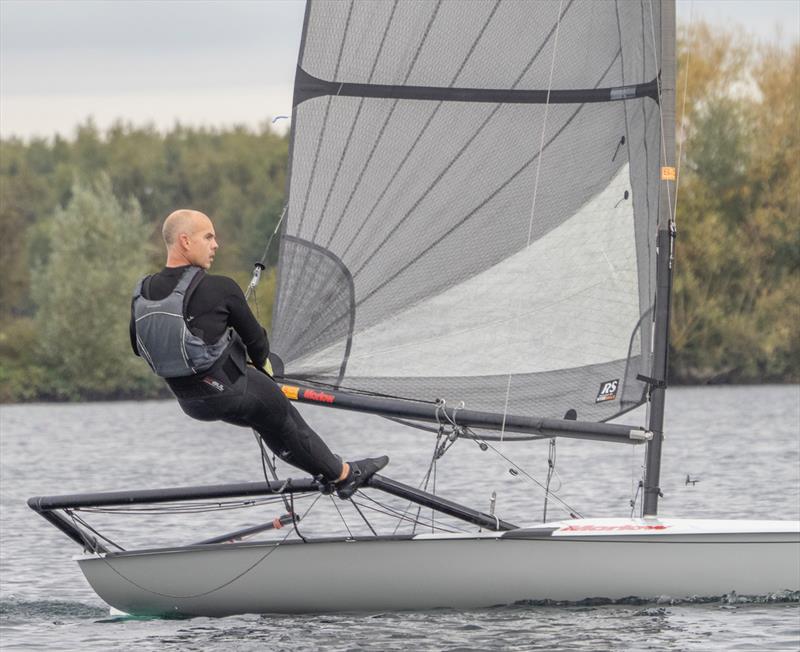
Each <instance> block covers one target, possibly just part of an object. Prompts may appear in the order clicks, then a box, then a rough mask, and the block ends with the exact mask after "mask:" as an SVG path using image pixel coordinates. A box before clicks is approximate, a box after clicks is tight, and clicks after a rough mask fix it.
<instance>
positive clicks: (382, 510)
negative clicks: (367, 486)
mask: <svg viewBox="0 0 800 652" xmlns="http://www.w3.org/2000/svg"><path fill="white" fill-rule="evenodd" d="M363 496H364V498H366V499H368V500H369V501H371V502H372V503H374V504H375V505H378V507H375V506H374V505H367V504H365V503H361V506H362V507H364V508H366V509H371V510H372V511H374V512H378V513H379V514H383V515H384V516H391V517H393V518H396V519H398V520H399V521H407V522H409V523H415V521H414V519H412V518H411V517H410V516H406V512H400V510H399V509H395V508H394V507H391V506H389V505H386V504H385V503H381V502H379V501H377V500H375V499H374V498H372V497H371V496H367V495H366V494H364V495H363ZM418 524H419V525H427V522H426V521H424V520H420V521H419V522H418ZM397 527H399V524H398V526H397ZM397 527H395V529H394V532H393V534H397ZM436 529H437V530H439V531H440V532H450V533H456V532H467V530H465V529H464V528H460V527H457V526H455V525H451V526H450V527H449V528H446V527H444V526H442V525H437V526H436Z"/></svg>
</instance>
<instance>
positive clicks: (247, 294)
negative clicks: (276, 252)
mask: <svg viewBox="0 0 800 652" xmlns="http://www.w3.org/2000/svg"><path fill="white" fill-rule="evenodd" d="M288 208H289V202H286V203H285V204H284V205H283V210H282V211H281V214H280V217H279V218H278V223H277V224H276V225H275V228H274V229H273V230H272V234H271V235H270V236H269V238H268V239H267V244H266V246H265V247H264V251H263V253H262V254H261V258H259V259H258V264H260V265H262V266H264V263H265V262H266V260H267V255H268V254H269V248H270V245H271V244H272V241H273V239H274V238H275V236H276V235H277V233H278V231H279V230H280V228H281V224H282V223H283V218H284V217H285V216H286V211H287V210H288ZM256 282H257V281H256ZM255 289H256V286H255V283H253V281H250V284H249V285H248V286H247V290H246V291H245V295H244V298H245V301H247V300H249V299H250V293H251V292H253V293H255Z"/></svg>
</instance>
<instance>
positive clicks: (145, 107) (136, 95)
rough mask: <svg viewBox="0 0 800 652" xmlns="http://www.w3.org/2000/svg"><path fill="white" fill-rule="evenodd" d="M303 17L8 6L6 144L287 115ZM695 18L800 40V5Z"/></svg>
mask: <svg viewBox="0 0 800 652" xmlns="http://www.w3.org/2000/svg"><path fill="white" fill-rule="evenodd" d="M376 1H379V0H376ZM598 1H602V0H598ZM303 11H304V3H303V2H302V0H299V1H295V0H247V1H231V0H228V1H225V2H216V1H213V0H208V1H204V2H195V1H192V0H184V1H177V0H173V1H166V0H136V1H133V2H130V1H127V0H116V1H105V2H101V1H99V0H95V1H87V0H0V135H2V136H3V137H8V136H12V135H14V136H22V137H26V138H28V137H31V136H34V135H39V136H51V135H52V134H53V133H56V132H58V133H61V134H62V135H67V136H69V135H71V134H72V133H73V130H74V127H75V125H76V124H77V123H79V122H81V121H83V120H85V119H86V117H87V116H90V115H91V116H93V117H94V119H95V121H96V123H97V124H98V125H99V126H100V127H101V128H105V127H107V126H108V125H109V124H111V122H113V120H114V119H116V118H122V119H124V120H127V121H132V122H134V123H136V124H143V123H146V122H152V123H154V124H156V126H158V127H159V128H168V127H170V126H171V125H172V124H174V122H175V121H178V120H179V121H180V122H181V123H183V124H189V125H200V124H205V125H213V126H227V125H231V124H234V123H243V124H247V125H249V126H253V127H255V126H257V125H259V124H260V123H263V122H264V121H267V120H270V119H271V118H272V117H274V116H279V115H286V114H289V113H291V86H292V79H293V75H294V68H295V64H296V61H297V49H298V47H299V43H300V29H301V26H302V20H303ZM690 12H691V13H692V15H693V19H694V20H697V19H699V18H704V19H705V20H707V21H708V22H710V23H712V24H714V25H718V26H720V27H730V26H735V25H739V26H741V27H742V28H744V29H745V30H746V31H749V32H751V33H752V34H753V35H754V36H755V37H756V38H759V39H762V40H775V39H777V38H780V40H781V41H782V42H784V43H788V42H790V41H796V40H797V39H798V33H799V32H800V0H757V1H755V0H679V1H678V20H679V21H683V22H688V20H689V16H690ZM285 123H286V121H285V120H284V121H279V123H278V124H285Z"/></svg>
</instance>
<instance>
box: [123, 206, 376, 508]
mask: <svg viewBox="0 0 800 652" xmlns="http://www.w3.org/2000/svg"><path fill="white" fill-rule="evenodd" d="M162 235H163V237H164V243H165V244H166V247H167V263H166V266H165V267H164V269H162V270H161V271H160V272H158V273H157V274H152V275H150V276H146V277H144V278H143V279H142V280H141V281H139V283H138V285H137V287H136V290H135V291H134V294H133V298H132V300H131V323H130V335H131V347H132V348H133V352H134V353H135V354H136V355H138V356H141V357H142V358H144V360H145V361H146V362H147V363H148V364H149V365H150V368H151V369H152V370H153V371H154V372H155V373H156V374H158V375H159V376H161V377H162V378H164V379H165V380H166V382H167V385H169V388H170V390H171V391H172V393H173V394H174V395H175V397H176V398H177V399H178V404H179V405H180V406H181V409H182V410H183V411H184V412H185V413H186V414H188V415H189V416H190V417H193V418H195V419H199V420H201V421H224V422H226V423H231V424H234V425H237V426H245V427H250V428H253V429H254V430H255V431H256V432H258V434H259V435H260V436H261V438H262V439H263V440H264V442H265V443H266V445H267V446H268V447H269V448H270V449H271V450H272V451H273V452H274V453H275V454H276V455H278V456H279V457H280V458H281V459H283V460H284V461H286V462H288V463H289V464H292V465H294V466H296V467H298V468H300V469H302V470H303V471H306V472H308V473H310V474H312V475H313V476H316V477H318V479H319V480H320V481H321V483H322V485H323V486H324V487H327V488H329V489H330V490H334V489H335V490H336V492H337V494H338V496H339V497H340V498H342V499H346V498H350V497H351V496H352V495H353V494H354V493H355V492H356V490H357V489H358V488H359V487H360V486H362V485H363V484H364V483H365V482H366V481H367V480H368V479H369V478H370V477H371V476H372V475H373V474H374V473H376V472H377V471H379V470H380V469H381V468H383V467H384V466H386V464H387V463H388V462H389V458H388V457H386V456H383V457H378V458H371V459H364V460H358V461H354V462H343V461H342V459H341V458H340V457H338V456H336V455H334V454H333V453H332V452H331V451H330V449H329V448H328V446H327V445H326V444H325V442H323V441H322V439H321V438H320V437H319V435H317V433H315V432H314V431H313V430H312V429H311V428H310V427H309V425H308V424H307V423H306V422H305V421H304V420H303V418H302V417H301V416H300V413H299V412H298V411H297V409H296V408H295V407H294V406H293V405H292V404H291V403H290V402H289V401H288V400H287V398H286V397H285V396H284V395H283V392H282V391H281V389H280V387H278V385H277V384H276V383H275V381H274V380H272V378H271V377H270V376H269V375H267V373H266V372H265V371H264V364H265V363H266V362H267V360H268V355H269V341H268V339H267V334H266V332H265V330H264V329H263V328H262V327H261V325H260V324H259V323H258V321H257V320H256V318H255V316H254V315H253V313H252V311H251V310H250V307H249V306H248V305H247V301H246V299H245V297H244V293H243V292H242V290H241V288H240V287H239V286H238V285H237V284H236V282H235V281H233V280H232V279H230V278H228V277H226V276H217V275H211V274H206V270H207V269H209V268H210V267H211V264H212V263H213V262H214V256H215V254H216V252H217V249H218V248H219V244H218V243H217V239H216V233H215V232H214V225H213V224H212V223H211V220H210V219H209V218H208V216H206V215H204V214H203V213H201V212H199V211H195V210H188V209H181V210H177V211H174V212H173V213H171V214H170V215H169V216H168V217H167V219H166V220H164V226H163V229H162ZM248 357H249V363H248V360H247V358H248Z"/></svg>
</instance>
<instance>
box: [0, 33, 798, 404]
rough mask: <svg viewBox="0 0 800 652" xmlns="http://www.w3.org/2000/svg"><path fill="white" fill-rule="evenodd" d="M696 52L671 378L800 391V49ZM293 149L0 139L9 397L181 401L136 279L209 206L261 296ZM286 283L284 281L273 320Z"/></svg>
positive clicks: (221, 266) (684, 81)
mask: <svg viewBox="0 0 800 652" xmlns="http://www.w3.org/2000/svg"><path fill="white" fill-rule="evenodd" d="M678 46H679V47H678V53H679V54H678V64H679V74H678V83H677V90H676V96H677V98H678V106H677V111H676V115H677V120H678V124H677V125H676V127H677V129H676V131H677V134H678V139H679V150H680V152H681V153H682V162H681V165H680V176H679V186H678V191H679V195H678V204H677V215H676V219H677V223H678V229H679V237H678V240H677V245H676V246H677V258H676V265H675V281H674V293H673V308H672V331H671V352H670V375H671V379H672V380H673V381H674V382H683V383H707V382H798V381H799V380H800V338H799V337H798V327H797V324H798V323H800V298H799V296H798V295H799V294H800V292H798V290H800V275H799V274H798V272H799V271H800V126H799V125H800V123H799V122H798V117H797V116H798V115H800V91H798V89H800V47H799V46H798V44H797V43H794V44H792V45H790V46H788V47H780V46H777V45H756V44H754V43H752V42H751V41H750V40H749V39H748V38H747V37H745V36H743V35H742V34H741V33H737V32H725V33H713V32H712V31H711V30H710V29H709V28H708V26H707V25H705V24H702V23H701V24H696V25H694V26H692V27H691V29H686V28H685V29H684V30H683V31H682V33H681V35H680V38H679V44H678ZM687 71H688V76H687ZM684 88H685V89H686V94H685V97H686V99H685V104H684ZM287 156H288V139H287V138H286V137H284V136H281V135H278V134H276V133H274V132H273V131H271V130H270V129H269V127H268V126H267V125H265V126H264V127H262V128H260V129H257V130H252V129H247V128H244V127H237V128H232V129H225V130H223V129H202V128H201V129H195V128H187V127H183V126H180V125H176V126H175V127H174V128H172V129H171V130H169V131H168V132H166V133H161V132H158V131H157V130H156V129H155V128H153V127H147V126H145V127H141V126H133V125H130V124H124V123H118V124H116V125H114V126H113V127H111V128H110V129H108V130H107V131H105V132H101V131H100V130H99V129H98V128H97V127H96V126H95V125H94V124H93V122H92V121H91V120H88V121H86V122H85V123H83V124H81V125H79V126H78V127H77V128H76V131H75V134H74V137H72V138H70V139H65V138H62V137H59V136H55V137H54V138H52V139H33V140H30V141H23V140H20V139H16V138H8V139H3V140H2V141H0V226H1V227H2V231H3V238H2V249H0V256H1V257H2V270H3V277H2V283H0V401H3V402H9V401H25V400H86V399H108V398H145V397H155V396H163V395H164V388H163V384H162V383H161V382H160V381H159V380H158V379H157V378H155V377H154V376H153V375H152V374H151V373H150V372H149V370H148V369H147V368H146V366H145V365H143V364H142V363H141V362H140V361H138V360H136V359H135V358H134V356H133V355H132V354H131V352H130V349H129V347H128V346H127V338H128V333H127V328H128V315H129V313H128V308H129V301H130V293H131V291H132V289H133V286H134V284H135V283H136V281H137V279H138V278H139V277H140V275H141V274H142V273H144V272H145V271H146V270H148V269H156V268H158V267H159V266H160V265H161V264H162V263H163V245H162V244H161V241H160V225H161V221H162V220H163V218H164V216H165V215H167V214H168V213H169V212H170V211H171V210H172V209H174V208H175V207H179V206H195V207H202V208H203V209H204V210H205V211H206V212H208V213H209V214H210V215H212V216H213V217H214V220H215V224H216V226H217V230H218V232H219V234H220V236H221V247H220V251H219V253H218V255H217V258H216V261H215V268H214V271H215V272H216V273H222V274H227V275H230V276H232V277H234V278H235V279H237V280H238V281H239V282H240V283H242V285H244V284H245V283H246V281H247V279H248V278H249V274H250V267H251V265H252V262H253V261H255V260H257V259H258V258H260V256H261V254H262V249H263V247H264V244H265V242H266V240H267V238H268V236H269V234H270V233H272V231H273V230H274V228H275V226H276V224H277V221H278V219H279V217H280V213H281V210H282V206H283V203H284V192H285V183H286V178H285V175H286V165H287ZM274 256H275V252H274V250H273V251H272V252H271V254H270V258H269V259H268V262H269V263H270V264H274V263H275V259H274ZM273 290H274V274H267V275H266V282H262V287H261V289H260V292H259V297H258V299H259V301H258V306H259V309H260V315H259V317H260V318H261V320H262V322H263V323H265V324H268V323H269V319H270V314H269V312H270V307H271V302H272V297H271V294H272V291H273Z"/></svg>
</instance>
